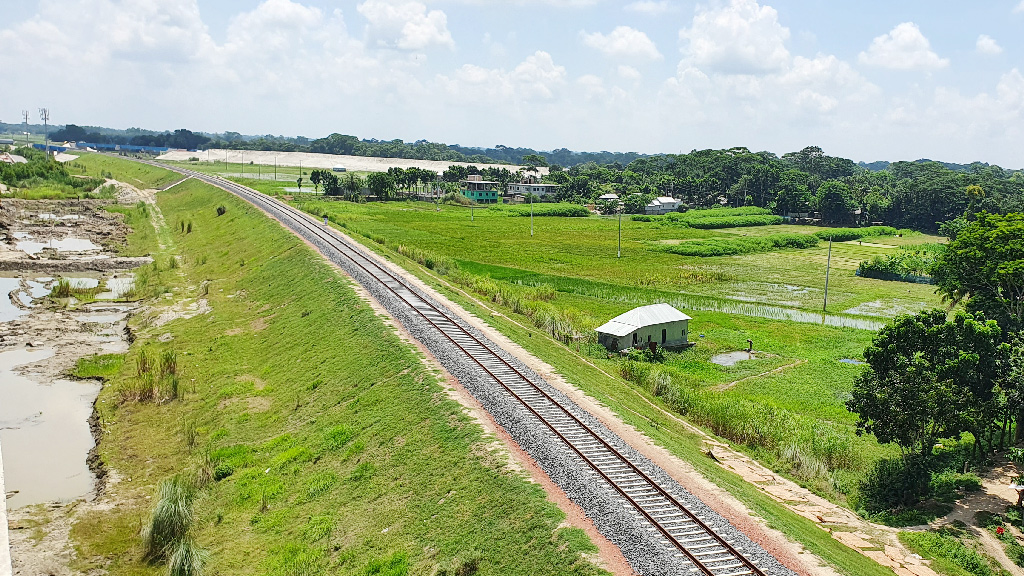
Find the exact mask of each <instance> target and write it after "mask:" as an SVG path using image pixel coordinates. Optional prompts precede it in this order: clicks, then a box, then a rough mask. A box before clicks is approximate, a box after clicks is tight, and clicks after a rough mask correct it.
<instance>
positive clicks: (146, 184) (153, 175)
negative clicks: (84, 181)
mask: <svg viewBox="0 0 1024 576" xmlns="http://www.w3.org/2000/svg"><path fill="white" fill-rule="evenodd" d="M71 169H72V170H75V171H77V172H78V173H79V174H82V175H84V176H89V177H91V178H113V179H115V180H118V181H120V182H124V183H125V184H131V185H132V186H135V187H136V188H141V189H148V188H165V187H167V186H170V185H171V184H174V183H175V182H177V181H179V180H181V179H182V176H181V174H178V173H176V172H171V171H170V170H166V169H164V168H160V167H158V166H151V165H149V164H142V163H140V162H133V161H131V160H126V159H123V158H118V157H117V156H109V155H106V154H99V153H88V154H82V155H81V156H79V157H78V160H75V161H74V162H73V163H72V164H71Z"/></svg>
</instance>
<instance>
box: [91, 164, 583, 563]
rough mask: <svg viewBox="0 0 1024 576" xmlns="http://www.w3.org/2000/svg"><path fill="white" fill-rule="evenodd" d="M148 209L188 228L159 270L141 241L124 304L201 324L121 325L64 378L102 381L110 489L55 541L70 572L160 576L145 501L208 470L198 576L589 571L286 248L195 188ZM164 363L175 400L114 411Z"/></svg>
mask: <svg viewBox="0 0 1024 576" xmlns="http://www.w3.org/2000/svg"><path fill="white" fill-rule="evenodd" d="M119 162H123V161H121V160H117V161H116V162H110V163H109V164H108V169H110V170H112V171H113V172H114V173H115V177H121V176H120V175H119V174H118V171H119V170H120V169H121V166H119V165H118V163H119ZM153 176H154V177H156V176H157V175H156V174H154V175H153ZM158 203H159V207H160V208H161V210H162V211H163V214H164V217H165V219H166V221H168V222H176V221H189V222H192V223H193V228H192V232H191V233H182V232H181V231H172V232H171V233H170V241H171V247H170V248H169V250H168V252H166V253H161V252H160V251H159V250H158V249H157V248H156V246H155V245H154V239H155V236H153V235H146V236H145V237H144V238H148V240H146V241H147V242H149V243H150V246H149V248H148V251H150V252H154V253H156V263H155V265H152V266H148V267H146V268H145V269H143V270H140V271H139V284H140V286H139V290H140V293H146V294H153V295H155V296H156V298H157V300H158V301H162V302H166V303H170V302H171V301H173V300H179V299H196V298H205V299H207V300H208V301H209V303H210V305H211V307H212V312H210V313H209V314H202V315H199V316H196V317H194V318H191V319H179V320H175V321H173V322H170V323H169V324H166V325H163V326H159V327H156V326H149V320H148V319H147V318H145V317H137V318H136V319H135V320H133V327H134V329H135V332H136V334H137V335H138V339H137V340H136V342H135V343H134V344H133V346H132V349H131V351H130V352H129V353H128V355H127V357H126V358H124V359H123V360H115V359H113V358H110V357H103V358H97V359H95V360H92V359H90V360H86V361H84V362H83V363H82V365H81V371H82V373H83V374H89V375H99V376H106V377H108V378H109V380H108V382H107V383H106V385H105V386H104V389H103V391H102V393H101V396H100V400H99V401H98V402H97V407H98V410H99V411H100V417H101V422H102V426H103V430H104V432H105V434H104V436H103V441H102V442H101V443H100V446H99V451H100V455H101V457H102V459H103V461H104V462H105V463H106V465H107V466H108V467H109V468H111V469H114V470H117V472H118V475H119V477H120V478H121V479H122V480H121V481H120V482H119V483H117V484H114V485H112V486H111V487H109V488H108V491H109V496H110V497H112V498H116V499H118V501H119V504H118V505H117V506H116V507H114V508H112V509H109V510H97V511H93V512H90V513H88V514H86V515H85V516H83V517H81V518H80V520H79V521H78V522H77V524H75V526H74V528H73V530H72V538H73V540H74V542H75V544H76V548H77V550H78V553H79V558H80V560H79V564H80V565H79V568H81V569H82V570H85V571H88V570H91V569H95V568H100V567H102V569H103V570H105V571H107V572H108V573H110V574H158V573H163V572H164V571H165V570H166V568H163V567H160V566H153V565H149V564H146V563H144V562H142V561H141V548H140V540H139V538H138V533H139V527H140V522H141V519H143V518H146V517H147V515H148V513H149V510H150V508H151V506H152V505H153V500H151V499H150V497H151V496H152V495H153V494H154V493H155V486H156V484H157V483H158V482H159V481H161V480H163V479H164V478H167V477H169V476H171V475H173V474H178V473H183V474H185V475H186V477H189V478H192V477H202V476H204V474H205V475H209V474H210V473H211V470H215V471H216V473H217V475H218V476H221V475H223V478H222V479H220V480H219V481H209V483H208V484H206V487H205V488H203V489H202V491H201V495H200V497H199V500H198V504H197V510H198V515H197V519H196V521H195V524H194V527H193V532H194V537H195V538H196V540H197V542H198V544H199V545H200V546H201V547H203V548H205V549H207V550H208V551H210V553H211V556H210V565H209V567H208V569H207V571H208V573H210V574H275V575H276V574H281V575H285V574H325V573H332V574H333V573H341V574H424V573H426V574H429V573H432V572H433V571H434V570H436V569H441V568H443V569H447V570H448V572H447V573H462V572H459V570H464V569H466V567H467V566H471V565H477V567H478V573H480V574H597V573H601V571H600V570H597V569H596V568H594V567H593V565H592V564H590V563H589V561H587V560H586V559H585V558H584V556H583V554H584V553H588V552H592V551H593V547H592V545H591V544H590V543H589V540H588V539H587V537H586V536H585V535H584V534H583V533H582V532H580V531H578V530H576V529H571V528H564V527H561V526H560V525H561V522H562V521H563V518H564V515H563V514H562V513H561V512H560V511H559V510H558V509H557V507H556V506H555V505H554V504H552V503H551V502H549V501H547V500H546V498H545V494H544V493H543V491H542V489H541V488H540V487H538V486H537V485H536V484H533V483H530V482H528V481H527V480H526V479H525V478H524V477H523V476H522V474H521V473H518V472H514V471H511V470H510V469H509V468H508V467H507V464H506V461H505V460H504V458H503V457H501V456H500V455H499V454H496V453H494V452H492V451H491V449H490V448H489V445H490V443H491V442H492V441H493V439H490V438H488V437H485V436H484V435H483V434H482V432H481V428H480V427H479V426H478V425H476V424H475V423H473V422H472V421H470V419H469V418H468V416H466V415H465V414H464V412H463V409H462V408H461V406H459V405H458V404H456V403H455V402H454V401H452V400H450V399H448V397H447V396H446V395H445V393H444V391H443V389H442V387H441V385H440V382H439V377H438V375H437V374H435V373H432V372H430V371H429V370H427V368H426V367H425V366H424V364H423V363H422V359H421V358H420V357H419V355H418V354H417V353H416V352H414V351H413V350H412V349H411V348H410V347H409V346H408V345H406V344H403V343H402V342H401V341H400V340H399V339H398V337H397V336H396V335H395V334H393V333H392V332H391V330H390V329H389V328H387V327H386V326H385V325H384V324H383V323H382V322H381V321H380V319H379V318H377V317H376V315H375V313H374V312H373V310H372V309H371V308H370V307H369V306H368V305H367V304H366V303H365V302H363V301H361V300H360V299H359V298H358V297H357V296H356V294H355V292H354V291H353V290H352V288H351V286H350V284H349V281H348V280H346V279H345V278H343V277H341V276H339V274H338V273H337V272H336V271H335V270H334V269H332V268H331V267H330V266H329V265H328V264H327V263H326V262H325V261H323V260H322V259H321V258H320V257H319V256H318V255H316V254H314V253H313V252H312V251H311V250H310V249H309V248H307V247H306V245H305V244H304V243H302V242H301V241H300V240H299V239H297V238H296V237H295V236H293V235H291V234H290V233H288V232H286V231H285V230H283V229H282V228H281V227H280V226H279V225H278V224H277V223H276V222H274V221H272V220H270V219H268V218H266V217H265V216H263V215H262V213H260V212H258V211H257V210H256V209H255V208H253V207H251V206H249V205H248V204H245V203H244V202H242V201H240V200H238V199H236V198H234V197H233V196H230V195H228V194H227V193H224V192H221V191H218V190H216V189H212V188H210V187H208V186H206V185H204V184H201V183H199V182H197V181H188V182H185V183H182V184H179V185H177V186H175V187H173V188H171V189H170V190H168V191H166V192H161V193H160V194H159V195H158ZM218 205H224V206H226V207H227V213H226V214H225V215H224V216H220V217H218V216H217V214H216V210H215V208H216V207H217V206H218ZM136 222H138V220H136ZM136 249H138V250H142V249H144V248H143V247H142V246H138V247H137V248H136ZM172 257H175V260H174V261H173V263H172V261H171V258H172ZM204 281H205V282H207V283H204ZM165 293H171V294H173V295H174V296H173V298H171V299H168V298H165V297H164V296H163V294H165ZM172 352H173V356H172V357H173V358H176V365H177V368H176V373H175V374H176V375H175V376H174V378H176V380H175V382H176V383H177V384H176V386H175V387H174V389H178V390H179V391H180V394H181V396H180V397H179V398H178V399H165V400H164V401H161V402H153V401H135V400H131V399H127V398H129V397H130V396H131V395H132V394H136V395H137V394H138V392H139V391H140V390H141V389H145V388H146V387H150V388H151V387H152V384H151V383H150V380H149V378H150V377H149V376H147V375H148V374H149V372H144V370H143V369H142V368H141V367H142V366H145V365H146V364H147V363H146V362H145V361H144V360H143V357H145V358H150V359H152V358H157V359H160V358H166V357H167V355H168V354H169V353H172ZM170 380H171V377H170V376H167V377H163V378H161V379H160V380H159V386H160V387H161V388H160V389H161V390H164V389H165V388H163V386H164V385H165V384H166V385H168V386H169V385H170V384H169V382H170ZM140 386H141V388H140ZM204 471H205V472H204Z"/></svg>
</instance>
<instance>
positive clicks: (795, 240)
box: [662, 234, 818, 257]
mask: <svg viewBox="0 0 1024 576" xmlns="http://www.w3.org/2000/svg"><path fill="white" fill-rule="evenodd" d="M817 245H818V238H817V237H815V236H813V235H810V234H770V235H768V236H743V237H738V238H710V239H707V240H696V241H694V242H682V243H680V244H675V245H671V246H664V247H662V250H664V251H666V252H672V253H673V254H679V255H681V256H701V257H711V256H733V255H737V254H753V253H758V252H772V251H775V250H780V249H785V248H795V249H806V248H814V247H816V246H817Z"/></svg>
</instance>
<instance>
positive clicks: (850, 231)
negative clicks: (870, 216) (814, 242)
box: [814, 226, 899, 242]
mask: <svg viewBox="0 0 1024 576" xmlns="http://www.w3.org/2000/svg"><path fill="white" fill-rule="evenodd" d="M898 232H899V231H898V230H896V229H895V228H893V227H892V226H865V227H863V228H825V229H824V230H818V231H817V232H815V233H814V236H817V237H818V238H821V239H822V240H828V239H829V238H832V241H833V242H849V241H850V240H860V239H861V238H870V237H871V236H895V235H896V234H897V233H898Z"/></svg>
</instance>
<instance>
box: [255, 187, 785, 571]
mask: <svg viewBox="0 0 1024 576" xmlns="http://www.w3.org/2000/svg"><path fill="white" fill-rule="evenodd" d="M246 199H247V200H250V201H252V199H251V198H246ZM257 203H258V204H260V205H261V207H262V208H264V209H266V210H268V211H270V212H271V213H273V214H274V215H275V216H276V217H277V218H278V219H279V220H281V221H282V222H284V223H285V224H286V225H288V226H289V227H291V228H292V229H293V230H294V231H295V232H296V233H298V234H299V235H301V236H302V237H303V238H305V239H306V240H308V241H309V242H311V243H312V244H313V245H315V246H317V247H318V248H319V249H320V250H321V251H323V253H324V254H327V255H328V258H329V259H330V260H331V261H332V262H334V263H335V264H337V265H339V266H341V267H342V269H344V270H345V271H346V272H347V273H348V274H349V275H351V277H353V278H354V279H355V280H356V281H357V282H359V283H360V284H361V285H362V286H363V287H364V288H365V289H366V290H367V291H368V292H369V293H370V294H371V295H372V296H373V297H374V298H375V299H376V300H377V301H378V302H380V303H381V305H383V306H384V307H385V308H386V309H387V310H388V311H389V312H390V313H391V314H392V315H394V317H395V318H396V319H397V320H398V321H399V322H401V323H402V325H403V326H405V328H406V330H408V331H409V333H410V334H412V336H413V337H414V338H416V339H417V340H419V341H420V342H421V343H423V344H424V345H425V346H426V347H427V349H429V350H430V351H431V353H432V354H434V356H436V357H437V359H438V360H439V361H440V362H441V364H442V365H443V366H444V367H445V369H447V370H448V371H449V372H450V373H451V374H452V375H453V376H455V377H456V378H458V380H459V382H461V383H462V385H463V386H465V387H466V389H467V390H469V391H470V393H471V394H473V396H474V397H476V399H477V400H478V401H479V402H480V403H481V404H482V405H483V406H484V408H485V409H486V410H487V411H488V412H489V413H490V414H491V415H492V416H493V417H494V419H495V421H496V422H497V423H498V424H499V425H500V426H502V427H503V428H504V429H505V430H506V431H508V433H509V434H510V435H511V436H512V438H514V439H515V441H516V442H517V443H518V444H519V445H520V446H521V447H522V448H523V449H524V450H526V452H527V453H528V454H530V456H531V457H533V458H534V459H535V460H536V461H537V462H538V463H539V464H540V466H541V467H542V468H543V469H544V471H545V472H546V473H547V474H548V475H549V476H550V477H551V479H552V480H553V481H554V482H555V483H556V484H557V485H558V486H560V487H561V488H562V489H563V490H564V491H565V493H566V494H567V495H568V496H569V498H570V499H571V500H572V501H573V502H575V503H576V504H577V505H579V506H580V507H581V508H582V509H583V510H584V511H585V513H586V514H587V516H588V517H589V518H591V519H592V520H593V522H594V524H595V525H596V526H597V528H598V529H599V530H600V531H601V533H602V534H604V535H605V537H607V538H608V539H609V540H610V541H612V542H613V543H615V544H616V545H618V546H619V548H621V550H622V553H623V555H624V556H625V557H626V559H627V561H629V563H630V564H631V565H632V567H633V569H634V570H636V572H637V573H638V574H643V575H648V574H649V575H666V576H674V575H679V576H682V575H686V576H691V575H693V574H697V573H698V572H697V571H695V567H694V566H693V565H692V564H691V563H690V562H689V561H688V560H687V559H686V558H685V557H684V556H683V555H682V554H680V553H679V551H678V550H677V549H675V547H673V546H670V545H668V544H667V543H666V541H665V540H664V537H663V536H662V535H661V533H660V532H657V531H656V529H655V528H654V527H653V526H651V525H650V523H649V522H648V521H647V520H646V519H644V518H643V517H642V516H641V515H640V514H639V513H638V512H637V511H636V510H635V509H634V508H633V507H632V505H630V504H628V503H627V501H626V500H625V499H624V498H622V497H621V495H620V494H619V493H618V492H617V491H616V490H615V489H614V488H612V487H611V486H610V485H609V484H608V483H607V482H605V481H604V480H603V479H602V478H601V477H600V476H598V475H597V473H595V472H594V471H593V470H592V469H591V468H590V467H589V466H588V465H587V464H586V463H584V461H583V460H582V459H581V458H580V457H579V456H578V455H577V454H576V453H575V452H573V451H572V449H570V448H569V447H568V446H566V445H565V444H564V443H563V442H562V441H561V440H560V439H559V438H557V437H556V436H555V435H554V434H553V433H552V432H551V431H550V430H549V429H548V428H547V426H545V425H543V424H542V423H541V422H539V421H538V420H537V418H536V417H535V416H534V415H533V414H532V413H530V412H529V411H528V410H527V409H526V408H525V407H523V405H522V404H520V403H519V401H518V400H516V399H514V398H513V397H512V396H511V395H510V394H509V393H508V392H507V391H506V390H505V389H504V388H502V387H501V386H500V385H499V384H498V383H496V382H495V381H494V380H493V379H492V378H491V377H490V376H488V375H487V374H486V373H485V372H484V371H483V369H481V367H480V366H479V365H478V364H476V363H475V362H473V361H472V360H471V359H470V358H469V357H467V356H466V355H465V354H464V353H462V351H460V350H458V348H456V347H455V346H453V345H452V343H451V341H450V340H448V338H446V337H445V336H444V335H443V334H441V333H440V332H439V331H438V330H437V329H435V328H434V327H433V326H431V325H430V324H429V323H428V322H427V321H426V320H424V318H423V317H422V316H420V315H419V314H418V313H416V312H415V310H413V309H412V308H410V307H409V306H407V305H406V304H405V303H404V302H402V301H401V300H400V299H398V298H397V297H396V296H395V295H394V294H393V293H392V292H391V291H390V290H388V289H387V288H386V287H385V286H383V285H382V284H381V282H379V281H378V280H377V279H376V278H374V277H373V276H372V275H371V274H368V273H367V272H366V271H364V270H363V269H362V268H360V267H359V266H356V265H355V264H353V262H352V261H351V260H349V259H348V258H347V257H346V256H344V255H342V254H340V253H339V251H338V250H337V249H335V248H334V247H332V246H328V245H326V243H325V242H323V240H321V239H320V238H319V237H317V236H315V235H313V234H312V233H310V232H309V231H308V230H305V229H304V227H303V226H301V225H299V224H297V223H296V220H295V218H294V217H293V216H291V215H289V214H288V213H287V212H284V211H282V210H281V209H280V208H277V207H276V206H275V205H273V204H270V203H269V202H267V201H265V200H264V199H263V198H259V199H258V200H257ZM359 252H360V253H361V254H364V255H366V256H367V257H370V258H373V256H371V255H369V254H367V251H366V250H363V249H360V250H359ZM410 290H412V292H413V293H414V294H416V296H418V297H419V298H421V299H423V300H425V301H428V302H430V303H431V304H432V305H433V306H435V307H436V308H438V309H439V310H441V311H442V312H443V313H444V314H446V315H447V316H448V317H449V318H452V319H454V320H455V321H456V322H457V323H458V324H459V325H460V326H461V327H462V328H464V329H465V330H466V331H467V332H469V333H471V334H473V336H475V337H476V338H477V339H478V340H480V341H481V342H483V343H484V344H485V345H486V346H488V348H490V349H491V351H493V352H494V353H495V354H496V355H498V356H500V357H501V358H503V359H504V360H505V361H506V362H508V363H509V364H511V365H512V366H514V367H515V368H516V369H517V370H518V371H519V372H520V373H521V374H523V375H524V376H526V377H527V378H528V379H529V380H530V381H531V382H533V383H534V384H535V385H536V386H538V387H540V388H541V389H543V390H544V391H545V392H546V393H547V394H548V395H550V396H551V397H552V398H554V399H556V400H557V401H558V402H559V403H560V404H561V405H562V406H563V407H564V408H565V409H567V410H568V411H570V412H571V413H572V414H573V415H574V416H575V417H576V418H577V419H579V420H580V421H581V422H584V423H585V424H586V425H587V426H589V427H590V429H591V430H592V431H594V432H595V433H597V434H598V435H600V436H601V437H602V438H603V439H604V440H605V441H606V442H607V443H608V444H609V445H611V446H613V447H614V448H615V449H616V450H618V451H619V452H620V453H621V454H622V455H623V456H625V457H626V458H628V459H629V460H630V461H631V462H632V463H633V464H634V465H636V466H637V467H638V468H640V469H641V470H643V471H644V472H645V473H646V474H647V475H648V476H649V477H650V478H652V479H653V480H655V481H656V482H657V483H658V484H659V485H660V486H661V487H662V489H664V490H665V491H666V492H668V493H669V494H671V495H672V496H673V497H674V498H675V499H676V500H677V501H679V502H680V503H682V504H683V505H685V506H686V507H687V508H688V509H689V510H690V511H691V512H692V513H693V514H695V515H696V516H698V517H699V518H700V519H701V520H702V521H703V522H704V523H705V524H707V525H708V526H709V527H711V528H712V529H714V530H715V532H716V533H718V534H719V535H720V536H722V537H724V538H725V539H726V540H727V541H728V542H730V543H731V544H732V545H733V546H734V547H736V548H737V549H738V550H740V551H741V552H742V553H743V554H745V555H746V557H747V558H748V559H750V560H752V561H753V562H754V563H755V564H756V565H757V566H758V567H759V568H760V569H761V570H762V571H763V572H764V573H765V574H769V575H772V576H783V575H785V576H790V575H794V574H795V573H794V572H792V571H791V570H789V569H788V568H786V567H785V566H783V565H782V564H781V563H779V562H778V560H776V559H775V558H774V557H773V556H771V555H770V554H768V553H767V552H766V551H764V550H763V549H762V548H761V547H760V546H758V545H757V544H755V543H754V542H752V541H751V540H749V539H748V538H747V537H746V536H745V535H744V534H743V533H741V532H740V531H739V530H737V529H735V528H734V527H733V526H732V525H730V524H729V522H728V521H727V520H725V519H724V518H722V517H721V516H719V515H718V514H717V513H716V512H714V511H713V510H711V509H710V508H709V507H708V506H707V505H705V504H704V503H703V502H702V501H700V500H699V499H698V498H696V497H695V496H693V495H692V494H690V493H689V492H688V491H687V490H685V489H684V488H683V487H682V486H680V485H679V484H678V483H677V482H676V481H675V480H673V479H672V478H671V477H670V476H669V475H668V474H666V473H665V472H664V471H663V470H662V469H661V468H659V467H658V466H656V465H655V464H654V463H652V462H651V461H650V460H648V459H647V458H645V457H644V456H643V455H641V454H640V453H639V452H637V451H636V450H634V449H633V448H632V447H630V446H629V445H628V444H627V443H626V442H624V441H623V440H622V439H621V438H619V437H618V436H617V435H615V434H614V433H612V432H611V431H610V430H608V429H607V428H605V427H604V426H603V425H602V424H601V423H600V422H599V421H598V420H597V419H596V418H595V417H594V416H593V415H591V414H590V413H589V412H587V411H585V410H583V409H582V408H580V407H579V406H577V405H576V404H575V403H574V402H572V400H570V399H569V398H568V397H566V396H565V395H564V394H562V393H561V392H560V391H558V390H557V389H555V388H554V387H553V386H551V385H550V384H548V383H547V382H545V381H544V380H543V379H542V378H541V377H540V376H538V375H537V374H536V373H534V372H533V371H532V370H531V369H530V368H529V367H528V366H526V365H525V364H524V363H523V362H521V361H519V360H518V359H517V358H515V357H514V356H512V355H511V354H509V353H508V352H506V351H505V350H503V349H502V348H500V347H498V346H497V345H495V344H493V343H492V342H490V341H489V340H488V339H487V338H486V337H485V336H484V335H483V334H482V333H480V331H478V330H477V329H475V328H474V327H472V326H471V325H469V324H468V323H466V322H465V321H464V320H462V319H461V318H460V317H459V316H457V315H455V314H453V313H451V311H450V310H448V309H446V308H445V307H443V306H441V305H440V304H438V303H437V302H434V301H433V300H431V299H430V298H428V297H427V296H426V295H425V294H421V293H420V292H419V291H418V290H413V289H411V288H410Z"/></svg>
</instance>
